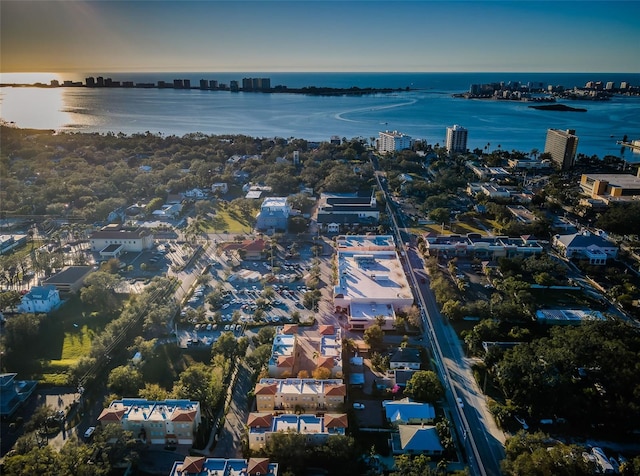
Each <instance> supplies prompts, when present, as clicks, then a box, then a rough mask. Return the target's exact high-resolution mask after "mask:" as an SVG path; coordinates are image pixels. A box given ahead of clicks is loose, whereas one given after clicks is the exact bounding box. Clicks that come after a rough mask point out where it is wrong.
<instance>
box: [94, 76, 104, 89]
mask: <svg viewBox="0 0 640 476" xmlns="http://www.w3.org/2000/svg"><path fill="white" fill-rule="evenodd" d="M96 86H98V87H99V88H102V87H104V78H103V77H102V76H98V77H97V78H96Z"/></svg>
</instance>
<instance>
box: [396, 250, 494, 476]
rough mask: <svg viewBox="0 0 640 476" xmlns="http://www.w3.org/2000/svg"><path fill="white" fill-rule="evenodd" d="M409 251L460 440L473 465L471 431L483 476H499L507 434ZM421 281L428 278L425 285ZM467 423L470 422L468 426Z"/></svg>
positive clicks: (415, 255)
mask: <svg viewBox="0 0 640 476" xmlns="http://www.w3.org/2000/svg"><path fill="white" fill-rule="evenodd" d="M406 250H407V259H408V264H409V265H410V268H411V270H412V272H413V273H414V274H415V275H416V277H417V278H418V279H416V283H418V289H417V290H416V291H418V292H419V293H420V295H421V296H422V299H421V301H422V302H423V303H424V307H423V310H424V311H425V313H424V314H425V317H426V319H427V320H428V321H429V324H430V328H431V329H433V332H434V335H435V339H436V340H437V341H438V344H439V347H440V351H441V356H442V364H443V367H444V369H445V372H446V373H447V375H448V379H445V388H446V390H447V399H448V401H449V407H450V415H451V417H452V418H453V420H454V423H455V426H456V428H457V430H458V437H459V439H460V441H461V442H463V443H464V445H463V446H464V447H465V451H466V454H467V457H468V458H469V459H470V461H471V462H473V459H474V454H473V451H471V448H470V443H469V441H468V437H467V433H466V431H467V428H468V430H469V431H470V432H471V434H472V435H471V436H472V437H473V440H474V442H475V445H476V448H477V451H478V455H479V457H480V460H481V461H480V462H481V464H480V465H478V466H481V467H482V468H484V473H483V472H482V471H483V470H482V469H480V474H487V475H491V476H493V475H495V476H499V475H500V474H501V472H500V461H501V460H502V459H503V458H504V440H505V436H504V433H503V432H502V431H501V430H500V429H499V428H498V427H497V426H496V424H495V421H494V419H493V417H492V416H491V414H490V413H489V411H488V409H487V404H486V399H485V397H484V395H483V393H482V391H481V390H480V388H479V387H478V385H477V383H476V381H475V378H474V377H473V372H472V371H471V360H470V359H468V358H467V357H466V356H465V354H464V351H463V349H462V346H461V343H460V340H459V339H458V336H457V335H456V333H455V330H454V329H453V328H452V327H451V326H450V325H449V323H448V322H447V320H446V319H445V318H443V317H442V315H441V314H440V310H439V309H438V305H437V304H436V302H435V297H434V296H433V293H432V292H431V289H430V288H429V279H428V277H427V276H426V273H425V272H424V263H423V261H422V258H421V257H420V256H419V254H418V252H417V250H416V249H415V248H413V247H407V248H406ZM421 278H424V281H425V282H424V283H422V279H421ZM428 332H429V330H428V329H426V330H425V337H427V338H428V335H427V334H428ZM434 353H436V352H434ZM452 387H453V388H452ZM456 397H457V398H460V399H461V401H462V406H460V405H458V404H457V402H456ZM463 420H466V425H465V424H464V421H463ZM476 463H477V462H476ZM474 466H476V465H474V464H471V467H472V468H473V467H474Z"/></svg>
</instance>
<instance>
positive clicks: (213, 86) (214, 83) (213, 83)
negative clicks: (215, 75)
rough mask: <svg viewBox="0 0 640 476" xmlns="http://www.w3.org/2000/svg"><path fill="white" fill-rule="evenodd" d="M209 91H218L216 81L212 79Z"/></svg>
mask: <svg viewBox="0 0 640 476" xmlns="http://www.w3.org/2000/svg"><path fill="white" fill-rule="evenodd" d="M209 89H218V81H216V80H215V79H212V80H210V81H209Z"/></svg>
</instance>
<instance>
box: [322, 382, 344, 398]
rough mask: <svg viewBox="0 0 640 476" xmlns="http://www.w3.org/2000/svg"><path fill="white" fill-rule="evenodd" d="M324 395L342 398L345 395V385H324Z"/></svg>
mask: <svg viewBox="0 0 640 476" xmlns="http://www.w3.org/2000/svg"><path fill="white" fill-rule="evenodd" d="M324 394H325V395H332V396H335V395H337V396H340V397H344V396H346V395H347V387H346V386H345V385H325V387H324Z"/></svg>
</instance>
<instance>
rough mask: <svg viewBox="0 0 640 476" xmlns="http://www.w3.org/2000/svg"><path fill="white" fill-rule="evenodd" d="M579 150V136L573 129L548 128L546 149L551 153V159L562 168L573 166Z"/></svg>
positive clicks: (566, 168)
mask: <svg viewBox="0 0 640 476" xmlns="http://www.w3.org/2000/svg"><path fill="white" fill-rule="evenodd" d="M577 150H578V136H576V131H575V130H573V129H567V130H566V131H563V130H560V129H548V130H547V140H546V141H545V144H544V151H545V152H546V153H549V154H551V160H553V162H555V163H556V165H558V166H560V168H561V169H562V170H568V169H570V168H571V167H573V165H574V163H575V160H576V152H577Z"/></svg>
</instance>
